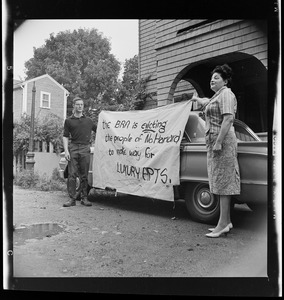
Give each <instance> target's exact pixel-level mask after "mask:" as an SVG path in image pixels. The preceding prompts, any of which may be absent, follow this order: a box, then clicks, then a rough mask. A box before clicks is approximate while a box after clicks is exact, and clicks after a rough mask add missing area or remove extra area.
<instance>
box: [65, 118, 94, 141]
mask: <svg viewBox="0 0 284 300" xmlns="http://www.w3.org/2000/svg"><path fill="white" fill-rule="evenodd" d="M96 129H97V127H96V125H95V124H94V122H93V121H92V119H91V118H89V117H86V116H85V115H83V116H82V117H80V118H76V117H75V116H74V115H72V116H71V117H70V118H68V119H66V120H65V122H64V132H63V136H64V137H68V138H69V137H70V138H71V143H74V144H86V145H87V144H89V143H90V142H91V133H92V130H93V131H96Z"/></svg>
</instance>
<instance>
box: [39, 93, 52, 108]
mask: <svg viewBox="0 0 284 300" xmlns="http://www.w3.org/2000/svg"><path fill="white" fill-rule="evenodd" d="M44 95H48V106H44V105H43V103H46V102H47V100H44V99H43V96H44ZM50 103H51V93H48V92H43V91H41V92H40V107H41V108H46V109H50Z"/></svg>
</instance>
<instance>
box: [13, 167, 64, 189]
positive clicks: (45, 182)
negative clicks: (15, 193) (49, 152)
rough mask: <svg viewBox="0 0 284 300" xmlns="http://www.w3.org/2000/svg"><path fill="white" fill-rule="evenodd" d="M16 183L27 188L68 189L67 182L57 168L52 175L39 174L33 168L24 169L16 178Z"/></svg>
mask: <svg viewBox="0 0 284 300" xmlns="http://www.w3.org/2000/svg"><path fill="white" fill-rule="evenodd" d="M14 184H15V185H17V186H20V187H22V188H25V189H29V188H30V189H36V190H41V191H66V188H67V187H66V182H65V180H64V179H63V178H61V177H60V175H59V171H58V170H57V169H54V170H53V173H52V177H51V178H49V177H48V176H46V175H43V176H39V175H38V174H37V173H34V172H33V171H31V170H23V171H21V172H19V173H18V174H17V175H16V176H15V178H14Z"/></svg>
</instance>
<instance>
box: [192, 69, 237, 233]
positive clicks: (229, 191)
mask: <svg viewBox="0 0 284 300" xmlns="http://www.w3.org/2000/svg"><path fill="white" fill-rule="evenodd" d="M211 75H212V77H211V81H210V88H211V89H212V90H213V91H214V92H215V94H214V95H213V97H212V98H211V99H208V98H199V97H196V96H193V98H192V100H193V101H197V102H198V103H200V104H202V105H206V107H205V111H204V112H205V121H206V128H205V140H206V147H207V170H208V178H209V186H210V192H211V193H212V194H215V195H218V196H219V199H220V216H219V221H218V224H217V226H216V227H215V228H210V229H209V230H210V231H212V232H211V233H207V234H206V236H207V237H211V238H217V237H219V236H220V235H222V234H226V233H228V232H229V231H230V229H232V228H233V225H232V222H231V217H230V202H231V196H232V195H238V194H240V174H239V165H238V160H237V138H236V135H235V131H234V127H233V122H234V118H235V113H236V110H237V100H236V97H235V95H234V94H233V92H232V91H231V89H230V88H229V87H230V84H231V80H232V69H231V68H230V67H229V66H228V65H227V64H225V65H222V66H217V67H216V68H215V69H214V70H213V72H212V73H211Z"/></svg>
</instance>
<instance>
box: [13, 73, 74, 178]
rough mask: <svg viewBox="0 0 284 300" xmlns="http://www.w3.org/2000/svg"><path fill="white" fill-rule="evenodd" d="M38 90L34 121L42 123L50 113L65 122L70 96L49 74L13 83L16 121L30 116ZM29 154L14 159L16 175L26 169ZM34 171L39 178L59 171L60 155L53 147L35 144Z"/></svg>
mask: <svg viewBox="0 0 284 300" xmlns="http://www.w3.org/2000/svg"><path fill="white" fill-rule="evenodd" d="M34 86H35V118H37V119H38V120H42V119H43V118H44V117H45V116H47V115H48V114H49V113H53V114H55V115H57V116H58V117H60V118H62V125H63V121H64V119H65V118H66V113H67V97H68V95H69V92H68V91H67V90H66V89H65V88H64V87H63V86H62V85H61V84H59V83H58V82H57V81H56V80H54V79H53V78H52V77H51V76H49V75H48V74H45V75H42V76H39V77H36V78H33V79H29V80H27V81H24V82H21V81H19V80H14V81H13V117H14V121H16V120H19V119H20V118H21V115H23V114H27V115H31V107H32V96H33V95H32V94H33V91H32V90H33V87H34ZM26 154H27V153H26V152H22V153H20V154H18V155H17V157H14V173H17V172H18V171H19V170H21V169H23V168H26ZM34 154H35V155H34V160H35V164H34V171H35V172H37V173H38V174H39V175H44V174H45V175H46V176H49V177H50V176H51V175H52V173H53V171H54V169H58V166H59V160H60V155H59V154H58V153H55V151H54V148H53V145H52V144H51V143H46V142H40V141H36V142H35V144H34Z"/></svg>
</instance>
